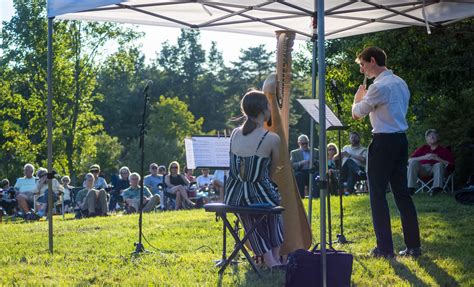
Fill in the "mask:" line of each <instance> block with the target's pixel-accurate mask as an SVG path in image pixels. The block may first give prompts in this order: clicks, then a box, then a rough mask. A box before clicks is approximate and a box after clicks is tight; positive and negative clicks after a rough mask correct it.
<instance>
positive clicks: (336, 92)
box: [332, 85, 349, 244]
mask: <svg viewBox="0 0 474 287" xmlns="http://www.w3.org/2000/svg"><path fill="white" fill-rule="evenodd" d="M332 92H333V94H334V101H335V103H336V109H337V118H338V119H341V113H342V107H341V100H340V98H339V97H340V96H341V95H340V91H339V90H338V89H337V87H336V86H335V85H332ZM341 98H342V96H341ZM337 144H338V145H339V149H340V150H342V146H341V129H338V130H337ZM341 168H342V157H341V152H339V160H338V161H337V169H338V170H339V174H338V176H337V188H338V191H339V210H340V229H341V233H340V234H336V237H337V240H336V241H335V243H341V244H345V243H349V241H347V239H346V236H344V207H343V204H342V191H343V189H342V188H341V185H342V184H341Z"/></svg>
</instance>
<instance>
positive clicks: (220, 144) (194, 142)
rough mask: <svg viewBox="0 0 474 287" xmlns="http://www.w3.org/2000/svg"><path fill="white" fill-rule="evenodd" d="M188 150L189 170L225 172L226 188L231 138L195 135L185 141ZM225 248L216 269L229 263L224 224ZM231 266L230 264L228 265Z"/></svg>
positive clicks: (187, 162) (223, 238) (223, 237)
mask: <svg viewBox="0 0 474 287" xmlns="http://www.w3.org/2000/svg"><path fill="white" fill-rule="evenodd" d="M184 146H185V148H186V166H187V167H188V168H192V169H196V168H210V169H219V170H224V182H223V184H224V186H225V182H226V180H227V174H226V172H225V171H227V170H229V166H230V157H229V152H230V138H229V137H226V136H223V137H221V136H219V135H218V136H201V135H193V136H191V137H190V138H186V139H185V140H184ZM222 230H223V234H222V240H223V248H222V258H221V259H218V260H214V262H216V265H215V266H216V267H221V266H223V265H225V264H226V263H227V254H226V253H227V252H226V240H227V233H226V231H227V227H226V225H225V222H223V228H222ZM227 264H229V263H227ZM230 264H237V261H232V262H230Z"/></svg>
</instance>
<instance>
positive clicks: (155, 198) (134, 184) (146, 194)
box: [122, 172, 160, 213]
mask: <svg viewBox="0 0 474 287" xmlns="http://www.w3.org/2000/svg"><path fill="white" fill-rule="evenodd" d="M129 181H130V187H129V188H127V189H125V190H124V191H123V194H122V196H123V200H124V201H125V203H126V204H127V206H128V207H127V209H128V210H127V211H128V213H133V212H137V211H139V210H140V190H141V186H140V185H139V183H140V175H139V174H138V173H136V172H133V173H132V174H130V177H129ZM142 203H143V205H142V206H143V212H150V211H153V209H154V208H155V207H156V206H157V205H159V204H160V196H159V195H158V194H154V195H153V194H151V192H150V190H149V189H148V188H147V187H146V186H144V187H143V202H142Z"/></svg>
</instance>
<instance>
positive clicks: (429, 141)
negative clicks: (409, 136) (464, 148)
mask: <svg viewBox="0 0 474 287" xmlns="http://www.w3.org/2000/svg"><path fill="white" fill-rule="evenodd" d="M425 140H426V144H425V145H423V146H421V147H419V148H417V149H416V150H415V151H414V152H413V153H412V154H411V156H410V159H409V160H408V189H409V190H410V192H411V193H412V194H413V193H414V192H415V190H416V189H417V179H418V177H419V176H420V177H431V176H432V177H433V186H432V189H431V193H430V195H434V194H436V193H437V192H439V191H442V190H443V186H444V178H445V175H446V173H447V172H448V171H452V170H454V156H453V154H452V153H451V151H450V150H449V149H447V148H445V147H443V146H441V145H440V144H439V135H438V132H437V131H436V130H435V129H428V130H427V131H426V132H425Z"/></svg>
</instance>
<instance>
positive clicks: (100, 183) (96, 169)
mask: <svg viewBox="0 0 474 287" xmlns="http://www.w3.org/2000/svg"><path fill="white" fill-rule="evenodd" d="M89 172H90V173H92V174H93V175H94V188H95V189H97V190H101V189H103V190H104V191H105V190H106V189H107V188H108V187H109V185H108V184H107V181H106V180H105V178H103V177H101V176H99V175H100V165H98V164H93V165H91V167H90V168H89ZM84 184H85V183H84ZM84 187H86V186H85V185H84Z"/></svg>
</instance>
